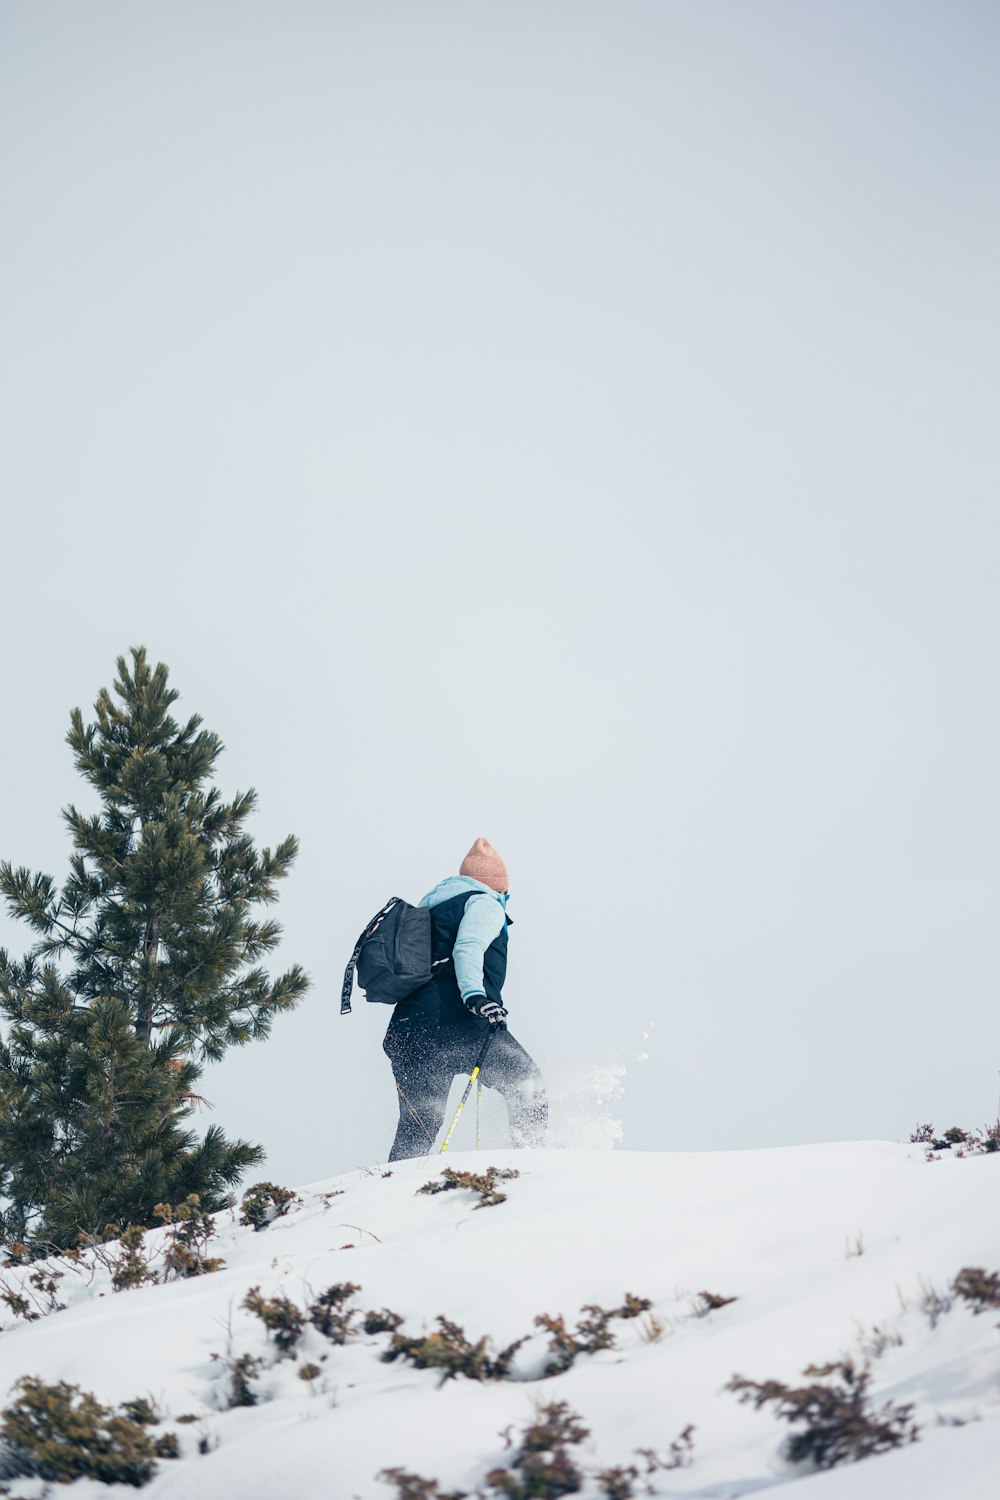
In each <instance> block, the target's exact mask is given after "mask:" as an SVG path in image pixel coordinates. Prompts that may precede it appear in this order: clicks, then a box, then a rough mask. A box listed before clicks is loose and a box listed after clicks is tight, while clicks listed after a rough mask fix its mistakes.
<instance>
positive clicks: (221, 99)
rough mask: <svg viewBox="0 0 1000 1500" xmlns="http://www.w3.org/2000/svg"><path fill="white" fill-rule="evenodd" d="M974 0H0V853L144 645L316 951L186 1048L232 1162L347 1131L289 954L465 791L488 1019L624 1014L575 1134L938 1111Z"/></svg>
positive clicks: (979, 912)
mask: <svg viewBox="0 0 1000 1500" xmlns="http://www.w3.org/2000/svg"><path fill="white" fill-rule="evenodd" d="M998 44H1000V9H998V8H997V7H996V6H995V5H994V4H992V3H990V0H983V3H972V0H950V3H948V4H943V3H922V0H874V3H873V0H857V3H854V0H836V3H833V0H828V3H825V4H821V3H818V0H807V3H802V0H788V3H779V0H690V3H678V0H659V3H648V4H647V3H637V0H614V3H611V0H605V3H601V4H594V3H590V0H572V3H560V0H544V3H541V4H538V3H534V4H528V3H523V0H514V3H511V0H507V3H504V4H500V3H498V0H494V3H492V4H484V3H461V4H460V3H457V0H455V3H447V4H446V3H438V0H423V3H421V4H419V5H417V4H413V3H412V0H411V3H402V0H400V3H395V4H393V3H383V0H364V3H360V0H359V3H356V4H341V3H333V0H325V3H319V0H317V3H307V0H296V3H282V4H278V3H269V4H260V3H254V0H240V3H238V4H237V3H224V0H215V3H202V0H198V3H192V0H187V3H178V0H171V3H170V4H165V3H156V4H125V3H119V0H115V3H102V0H89V3H88V4H86V5H69V4H51V3H48V0H30V3H28V0H3V3H0V143H2V144H0V162H2V176H0V185H2V192H0V272H2V279H0V379H2V383H3V391H2V402H0V420H2V424H3V425H2V431H0V477H2V495H3V522H4V525H3V541H4V564H5V566H4V569H3V581H2V587H0V623H2V625H3V638H4V641H5V646H6V649H5V653H4V667H5V672H4V679H5V680H4V701H5V705H6V711H5V715H4V734H3V773H4V774H3V792H2V796H0V856H2V857H6V858H10V859H12V860H14V861H15V862H16V863H24V864H28V865H31V866H33V867H35V868H40V869H44V870H47V871H49V872H51V873H53V874H57V875H60V876H61V875H62V874H63V873H64V872H65V868H66V858H67V853H68V845H67V841H66V839H65V836H64V833H63V829H62V826H61V822H60V819H59V816H58V813H59V809H60V807H61V806H63V805H64V804H65V803H66V802H67V801H69V800H70V799H71V798H77V799H80V797H81V792H82V784H81V783H80V782H79V781H78V779H77V778H76V776H75V773H74V771H73V768H72V764H71V759H70V753H69V750H68V748H67V747H66V746H65V744H64V743H63V735H64V733H65V730H66V727H67V723H68V715H69V710H70V708H71V707H72V706H73V705H74V704H80V705H81V706H84V707H86V706H88V705H90V704H91V703H92V702H93V699H94V696H95V694H96V692H97V690H98V688H99V687H100V686H101V685H102V684H105V683H110V680H111V677H112V675H113V667H114V658H115V656H116V655H117V654H119V653H120V652H122V651H124V650H126V649H127V647H128V646H129V645H130V644H132V643H135V642H140V641H141V642H144V643H145V644H146V645H147V647H148V648H149V650H150V653H151V654H152V655H153V656H154V657H155V658H161V659H163V660H165V661H167V662H168V663H169V664H170V667H171V670H172V674H173V679H174V683H175V685H176V686H177V687H179V688H180V690H181V692H182V695H183V697H182V703H181V708H182V709H186V710H189V711H198V712H200V713H202V715H203V716H204V718H205V720H206V722H207V724H208V725H209V726H210V727H211V728H213V729H215V730H217V731H218V732H219V733H220V734H221V735H222V737H223V738H224V740H225V742H226V744H227V747H228V749H227V753H226V755H225V756H224V758H223V761H222V763H221V782H222V785H223V788H224V790H226V791H232V790H235V789H236V788H237V787H243V786H245V785H247V784H248V783H252V784H254V785H255V786H256V787H257V788H258V791H259V793H260V798H261V812H260V816H259V819H258V821H257V825H256V832H257V835H258V837H259V838H260V839H261V840H263V841H270V842H273V841H275V840H276V839H278V838H280V837H281V836H282V835H284V834H285V833H286V832H295V833H297V834H298V835H299V836H300V838H301V840H302V855H301V859H300V861H299V864H298V866H297V868H296V870H295V872H294V874H293V875H292V877H291V878H290V879H289V880H288V881H287V882H286V886H285V893H284V896H283V899H282V902H281V903H280V906H279V908H278V914H279V915H280V916H281V917H282V919H283V920H284V922H285V925H286V934H287V936H286V942H285V944H284V947H283V950H282V958H283V959H284V960H285V961H287V962H292V961H294V960H298V961H301V962H303V963H304V964H305V965H306V966H307V967H308V969H309V970H310V972H311V973H312V975H313V977H314V981H315V988H314V990H313V992H312V994H311V995H310V997H309V998H308V999H307V1001H306V1002H305V1003H304V1005H303V1006H302V1008H301V1009H300V1011H299V1012H298V1013H296V1015H295V1016H293V1017H289V1018H286V1019H285V1020H284V1021H281V1022H279V1023H278V1025H277V1027H276V1031H275V1036H274V1039H273V1041H272V1042H271V1043H269V1044H267V1045H265V1046H260V1047H257V1048H252V1049H246V1050H244V1051H243V1052H242V1053H240V1054H238V1055H231V1057H230V1060H228V1061H227V1062H226V1063H225V1064H223V1065H222V1067H221V1068H219V1069H217V1070H215V1071H214V1072H213V1074H212V1075H210V1076H209V1078H207V1080H206V1085H205V1087H206V1091H207V1092H208V1094H209V1095H210V1097H211V1098H212V1099H213V1100H214V1101H215V1104H216V1106H217V1108H216V1112H215V1114H214V1116H213V1118H214V1119H216V1120H218V1121H219V1123H221V1124H222V1125H223V1126H224V1127H225V1128H227V1129H228V1130H230V1131H232V1132H234V1133H242V1134H247V1135H250V1136H251V1137H253V1138H255V1139H259V1140H262V1141H263V1142H264V1143H265V1144H266V1146H267V1147H268V1149H269V1151H270V1153H271V1155H270V1161H269V1171H271V1172H272V1173H273V1174H274V1175H276V1176H277V1177H278V1178H279V1179H281V1180H286V1181H288V1180H295V1181H299V1182H301V1181H305V1180H308V1179H310V1178H316V1177H319V1176H321V1175H325V1174H327V1173H329V1172H333V1171H336V1170H339V1169H342V1168H345V1167H349V1166H352V1165H354V1164H355V1163H357V1162H362V1161H371V1160H374V1159H375V1158H377V1157H379V1156H380V1155H384V1153H385V1151H386V1150H387V1149H388V1142H389V1140H390V1139H391V1135H392V1116H393V1114H394V1100H393V1091H392V1086H391V1080H390V1075H389V1069H388V1065H387V1064H386V1063H385V1061H384V1059H383V1057H382V1054H381V1051H380V1047H379V1039H380V1033H381V1030H382V1028H383V1026H384V1022H385V1020H386V1019H387V1015H388V1013H387V1012H381V1011H379V1013H377V1014H376V1013H374V1008H370V1009H369V1010H368V1012H367V1013H366V1010H365V1008H364V1007H363V1003H362V1006H361V1007H360V1008H359V1009H358V1010H357V1012H356V1014H355V1016H354V1017H353V1018H352V1019H351V1020H350V1021H346V1020H345V1021H341V1020H340V1018H339V1015H338V1014H337V1009H338V1007H337V997H338V994H339V985H340V974H341V971H342V968H343V964H344V962H345V961H346V958H347V956H348V953H349V952H350V948H351V946H352V943H353V940H354V938H355V936H356V934H357V932H358V930H359V929H360V927H361V926H362V924H363V923H364V922H365V920H366V919H367V918H368V917H369V916H370V915H371V914H372V912H374V910H375V909H376V908H377V907H378V906H379V905H381V903H382V902H383V901H384V900H385V899H386V898H387V897H388V896H389V895H392V894H396V893H398V894H402V895H405V896H408V897H410V898H411V899H416V898H417V897H418V896H419V895H420V894H421V893H422V891H423V890H425V889H427V888H428V887H429V886H430V885H432V884H433V883H434V882H435V881H436V880H437V879H439V878H440V877H441V876H442V875H443V874H445V873H448V872H449V871H450V870H454V869H455V868H457V864H458V862H459V860H460V859H461V857H462V855H463V854H464V852H465V850H466V848H467V847H468V845H469V843H470V842H471V841H472V839H473V838H474V837H475V836H476V835H478V834H485V835H486V836H487V837H488V838H489V839H491V840H492V841H493V842H494V843H495V844H496V845H497V846H498V848H499V849H500V850H501V852H502V854H503V855H504V857H505V859H506V861H507V864H508V866H509V868H510V871H511V879H512V888H513V898H512V903H511V911H512V914H513V916H514V918H515V926H514V928H513V931H512V940H511V969H510V977H509V982H508V986H507V999H508V1003H509V1005H510V1009H511V1023H512V1028H513V1030H514V1031H515V1034H516V1035H517V1036H518V1037H519V1038H520V1039H521V1040H522V1041H523V1042H524V1043H525V1045H527V1046H528V1047H529V1049H530V1050H531V1051H532V1052H533V1053H534V1054H535V1055H536V1056H537V1058H538V1060H539V1062H540V1063H541V1065H542V1066H543V1068H544V1069H548V1070H549V1071H552V1072H556V1071H559V1070H563V1071H565V1070H566V1068H567V1067H573V1066H579V1067H580V1068H584V1067H586V1066H589V1065H590V1064H592V1063H594V1064H609V1063H613V1062H619V1061H622V1062H626V1063H628V1064H629V1070H628V1073H627V1075H626V1080H625V1086H626V1091H625V1096H624V1098H623V1100H622V1101H621V1108H620V1113H621V1116H622V1119H623V1122H624V1143H625V1144H626V1145H628V1146H631V1147H635V1148H642V1147H650V1148H657V1149H670V1148H679V1149H680V1148H683V1149H686V1148H694V1147H724V1146H739V1145H768V1144H777V1143H785V1142H798V1141H807V1140H817V1139H833V1138H845V1137H851V1138H853V1137H864V1136H888V1137H896V1136H899V1135H901V1134H906V1133H908V1131H909V1129H910V1127H911V1126H912V1124H913V1123H914V1121H915V1120H916V1119H917V1118H918V1117H919V1118H920V1119H934V1121H935V1122H936V1123H937V1124H938V1125H939V1126H942V1127H943V1126H945V1125H948V1124H951V1123H952V1122H953V1121H958V1122H960V1123H964V1124H966V1125H969V1124H974V1123H982V1121H983V1120H985V1119H986V1118H987V1117H992V1115H993V1112H994V1111H995V1109H996V1094H997V1070H998V1068H1000V1044H998V1038H997V1026H996V1020H995V1017H996V1004H995V997H996V993H997V986H998V979H1000V972H998V971H1000V957H998V951H997V944H996V939H995V932H996V921H995V908H996V903H997V897H998V894H1000V888H998V887H1000V880H998V877H1000V855H998V848H1000V842H998V835H1000V828H998V817H997V798H996V795H995V781H996V766H997V764H998V758H1000V705H998V700H997V691H996V669H997V648H998V635H1000V602H998V589H997V584H998V544H1000V517H998V499H997V496H998V490H997V478H998V460H997V441H996V433H997V411H996V405H997V400H996V397H997V349H998V347H1000V343H998V336H1000V328H998V321H1000V319H998V296H997V273H996V267H997V260H998V229H1000V190H998V183H1000V159H998V158H1000V150H998V142H1000V134H998V116H1000V103H998V91H997V88H996V77H997V65H998ZM27 937H28V934H27V930H26V929H25V930H24V931H23V932H22V930H21V929H19V928H16V927H14V926H13V925H12V924H11V923H10V922H8V921H7V920H6V919H3V920H2V921H0V940H2V941H4V942H6V943H7V944H8V945H9V946H10V947H11V948H13V949H14V950H15V951H17V952H20V951H22V949H23V948H24V946H25V944H26V941H27ZM654 1019H655V1021H656V1028H655V1031H654V1033H653V1038H652V1040H651V1041H650V1042H649V1043H643V1042H642V1040H641V1038H640V1033H641V1032H642V1031H644V1030H648V1029H649V1026H648V1023H649V1022H650V1021H651V1020H654ZM642 1050H648V1051H649V1052H650V1054H651V1056H650V1058H649V1060H648V1061H645V1062H631V1061H630V1059H632V1058H634V1056H635V1054H636V1053H637V1052H639V1051H642Z"/></svg>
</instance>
